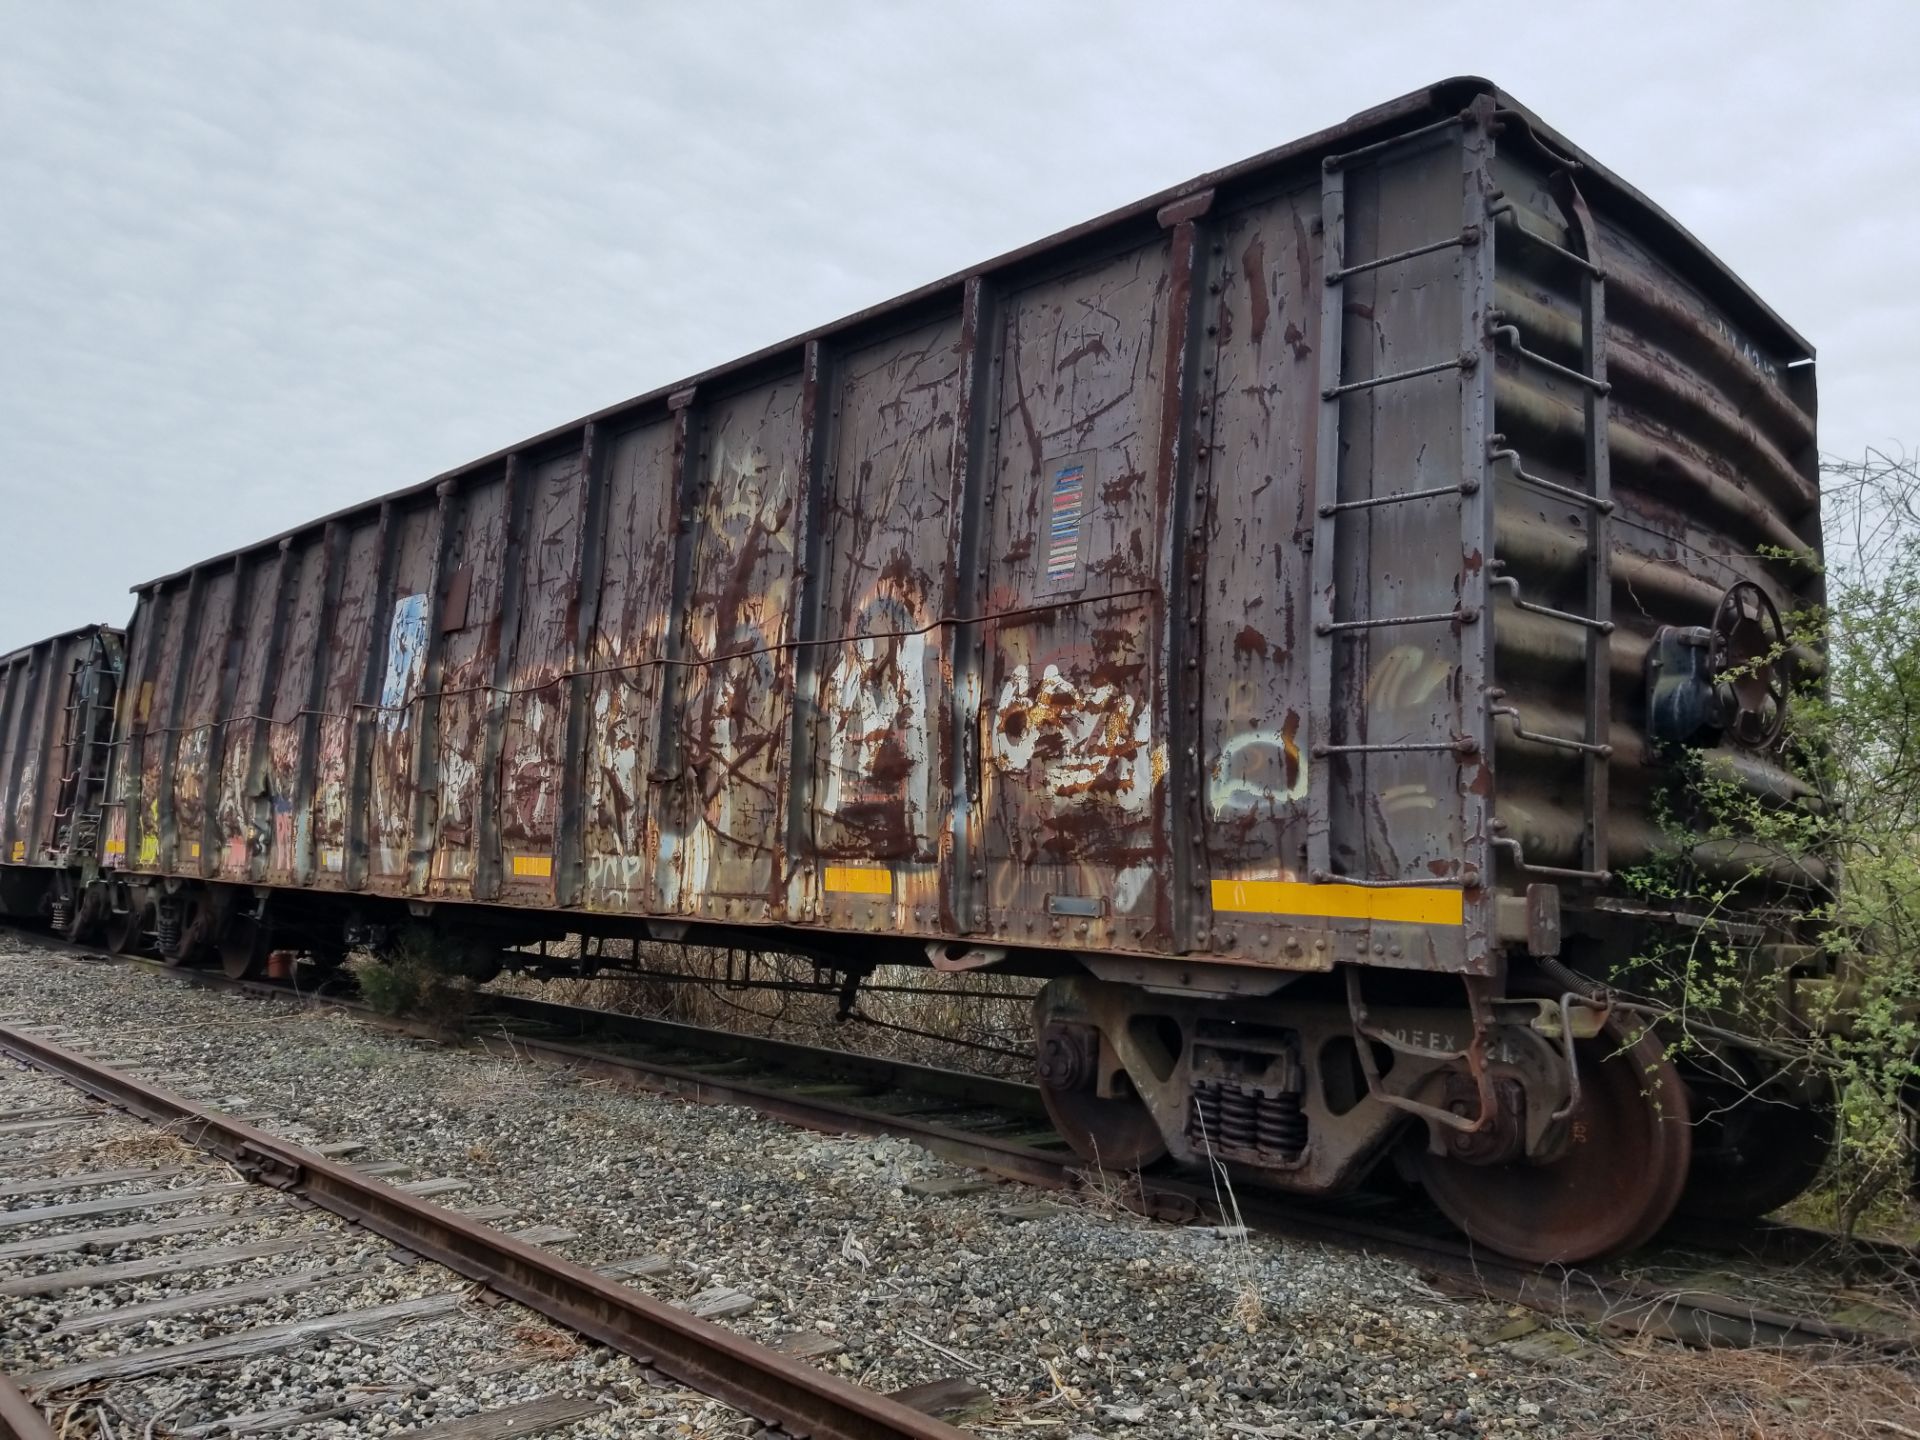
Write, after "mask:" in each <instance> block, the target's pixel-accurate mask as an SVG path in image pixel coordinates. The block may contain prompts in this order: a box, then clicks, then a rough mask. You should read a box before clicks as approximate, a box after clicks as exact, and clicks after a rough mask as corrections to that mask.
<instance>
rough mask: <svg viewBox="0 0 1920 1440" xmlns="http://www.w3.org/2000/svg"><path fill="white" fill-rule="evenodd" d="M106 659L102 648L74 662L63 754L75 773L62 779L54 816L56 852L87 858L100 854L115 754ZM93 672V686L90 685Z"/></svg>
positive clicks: (111, 701)
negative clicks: (109, 721)
mask: <svg viewBox="0 0 1920 1440" xmlns="http://www.w3.org/2000/svg"><path fill="white" fill-rule="evenodd" d="M100 659H101V656H100V654H99V651H98V646H97V645H96V647H95V650H94V652H93V653H92V654H91V655H89V656H88V657H86V658H84V659H80V660H76V661H74V663H73V669H72V671H71V672H70V673H69V674H68V676H67V703H66V714H65V719H64V722H63V724H64V727H65V733H64V735H63V736H62V744H61V750H62V753H63V754H64V755H65V756H66V757H67V761H68V766H69V768H68V772H67V774H65V775H64V776H62V777H61V781H60V804H59V806H58V807H57V808H56V810H55V812H54V844H55V846H56V848H58V849H60V850H62V851H68V852H77V853H83V854H84V853H91V852H94V851H95V850H96V849H97V842H98V840H99V836H100V818H101V816H102V814H103V813H104V812H105V810H106V803H107V770H108V760H109V757H110V756H111V754H112V750H113V739H112V734H111V727H110V726H108V725H105V724H103V721H104V720H106V719H107V718H108V717H110V716H111V714H112V712H113V697H112V696H111V695H102V694H101V693H100V692H101V689H102V687H103V685H104V684H105V682H106V672H105V667H104V666H103V665H101V664H100V663H99V661H100ZM89 671H91V672H92V675H93V683H92V684H87V683H86V680H87V676H88V673H89Z"/></svg>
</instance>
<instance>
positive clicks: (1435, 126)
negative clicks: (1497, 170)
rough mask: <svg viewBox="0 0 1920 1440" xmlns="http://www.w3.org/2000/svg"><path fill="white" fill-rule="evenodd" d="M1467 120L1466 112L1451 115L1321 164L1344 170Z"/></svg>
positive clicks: (1350, 151) (1334, 157)
mask: <svg viewBox="0 0 1920 1440" xmlns="http://www.w3.org/2000/svg"><path fill="white" fill-rule="evenodd" d="M1465 118H1466V115H1465V112H1462V113H1461V114H1459V115H1449V116H1448V117H1447V118H1446V119H1444V120H1436V121H1434V122H1433V123H1432V124H1431V125H1422V126H1421V127H1420V128H1419V129H1417V130H1408V131H1405V132H1403V133H1401V134H1399V135H1390V136H1388V137H1387V138H1386V139H1385V140H1376V141H1374V143H1373V144H1371V145H1362V146H1361V147H1360V148H1359V149H1358V150H1349V151H1347V152H1346V153H1345V154H1344V155H1329V156H1327V158H1326V159H1324V160H1322V161H1321V162H1320V165H1321V168H1322V169H1326V170H1344V169H1346V168H1347V166H1349V165H1351V164H1353V163H1354V162H1355V161H1356V160H1369V159H1371V158H1372V157H1373V156H1375V155H1379V154H1381V153H1383V152H1385V151H1388V150H1391V149H1393V148H1394V147H1395V146H1398V145H1404V144H1406V143H1407V142H1408V141H1409V140H1418V139H1420V138H1421V137H1422V136H1426V135H1432V134H1434V133H1435V132H1437V131H1440V130H1450V129H1452V128H1453V127H1454V126H1456V125H1459V124H1461V123H1463V122H1464V120H1465Z"/></svg>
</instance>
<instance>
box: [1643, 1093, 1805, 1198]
mask: <svg viewBox="0 0 1920 1440" xmlns="http://www.w3.org/2000/svg"><path fill="white" fill-rule="evenodd" d="M1721 1088H1722V1087H1720V1086H1704V1085H1700V1084H1696V1085H1695V1086H1694V1098H1693V1110H1694V1112H1695V1114H1696V1116H1697V1118H1696V1120H1695V1121H1694V1138H1693V1165H1692V1167H1691V1169H1690V1171H1689V1173H1688V1175H1687V1187H1686V1190H1685V1191H1684V1192H1683V1193H1682V1194H1681V1196H1680V1213H1681V1214H1682V1215H1690V1216H1692V1217H1694V1218H1695V1219H1699V1220H1756V1219H1758V1218H1759V1217H1760V1216H1762V1215H1766V1214H1770V1213H1771V1212H1773V1211H1775V1210H1778V1209H1779V1208H1780V1207H1781V1206H1782V1205H1785V1204H1786V1203H1787V1202H1788V1201H1790V1200H1792V1199H1794V1198H1795V1197H1796V1196H1798V1195H1799V1194H1800V1193H1801V1192H1802V1191H1804V1190H1805V1189H1806V1188H1807V1187H1808V1186H1809V1185H1811V1184H1813V1182H1814V1181H1815V1180H1817V1179H1819V1178H1820V1172H1821V1171H1822V1170H1823V1169H1825V1168H1826V1164H1827V1161H1828V1160H1829V1159H1830V1158H1831V1157H1832V1155H1833V1143H1834V1139H1835V1130H1836V1122H1835V1118H1834V1113H1833V1105H1832V1097H1831V1096H1830V1095H1829V1096H1818V1097H1815V1098H1812V1099H1809V1098H1807V1097H1805V1096H1802V1095H1794V1094H1788V1093H1780V1089H1781V1088H1784V1087H1777V1088H1774V1089H1770V1088H1769V1087H1767V1086H1764V1085H1763V1086H1761V1087H1760V1088H1758V1089H1757V1090H1751V1091H1749V1089H1748V1087H1744V1086H1738V1085H1736V1086H1734V1087H1732V1092H1731V1093H1715V1092H1716V1091H1717V1090H1720V1089H1721Z"/></svg>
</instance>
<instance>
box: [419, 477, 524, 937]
mask: <svg viewBox="0 0 1920 1440" xmlns="http://www.w3.org/2000/svg"><path fill="white" fill-rule="evenodd" d="M449 523H450V524H451V526H452V530H453V533H452V535H451V536H450V537H449V540H448V548H447V556H446V562H445V565H444V567H443V568H444V572H445V580H444V583H443V585H442V587H441V609H442V613H441V619H440V629H441V644H442V646H443V647H444V649H443V652H442V655H441V662H440V673H439V691H440V696H439V701H438V719H437V726H436V733H435V736H434V747H435V760H434V777H435V780H436V782H437V797H438V799H437V807H436V808H437V815H436V820H435V826H434V833H433V863H432V871H431V875H430V877H429V879H428V883H427V889H428V893H429V894H432V895H436V896H442V897H445V898H449V899H467V898H470V897H471V896H472V895H473V894H474V893H475V890H476V887H477V885H478V883H479V878H480V877H479V866H478V859H479V854H480V837H481V835H482V834H483V833H484V831H485V828H486V827H485V825H484V824H483V823H482V819H481V813H482V807H483V806H484V805H485V803H486V794H485V791H486V787H485V786H484V785H483V784H482V782H481V776H482V773H483V771H484V769H485V766H486V763H487V762H486V753H487V717H488V716H489V715H490V714H491V713H492V710H493V707H494V703H495V702H494V692H493V673H494V657H495V655H496V654H497V652H498V646H499V640H500V637H499V633H498V627H499V623H500V622H499V616H500V613H501V598H502V597H501V587H502V583H503V578H504V577H503V573H502V572H503V568H504V566H505V562H506V557H507V481H506V479H505V478H504V477H496V478H493V479H489V480H482V481H481V482H480V483H478V484H476V485H472V486H469V487H467V488H466V489H465V490H464V491H463V492H462V497H461V500H460V503H459V504H458V506H457V508H456V511H455V513H454V515H453V516H450V517H449Z"/></svg>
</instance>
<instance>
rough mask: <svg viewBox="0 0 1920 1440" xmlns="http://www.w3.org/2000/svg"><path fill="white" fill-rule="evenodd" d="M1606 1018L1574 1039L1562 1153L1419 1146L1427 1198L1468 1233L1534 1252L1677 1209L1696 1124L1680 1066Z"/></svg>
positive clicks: (1633, 1236)
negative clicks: (1574, 1106) (1575, 1089)
mask: <svg viewBox="0 0 1920 1440" xmlns="http://www.w3.org/2000/svg"><path fill="white" fill-rule="evenodd" d="M1623 1038H1624V1037H1623V1035H1622V1034H1621V1033H1620V1032H1619V1031H1617V1030H1616V1028H1615V1025H1614V1024H1613V1023H1609V1025H1608V1027H1607V1029H1606V1030H1605V1031H1603V1032H1602V1033H1601V1034H1600V1035H1599V1036H1598V1037H1596V1038H1595V1039H1593V1040H1586V1041H1582V1042H1580V1044H1579V1045H1578V1046H1577V1047H1576V1053H1577V1059H1578V1063H1579V1066H1580V1085H1581V1099H1580V1108H1579V1110H1577V1111H1576V1112H1575V1113H1574V1115H1573V1118H1572V1120H1571V1122H1570V1123H1571V1124H1572V1126H1573V1140H1572V1144H1571V1145H1570V1146H1569V1147H1568V1150H1567V1153H1566V1154H1565V1155H1563V1156H1561V1158H1560V1159H1558V1160H1555V1161H1553V1162H1552V1163H1551V1164H1547V1165H1527V1164H1524V1163H1519V1162H1515V1163H1511V1164H1506V1165H1469V1164H1467V1163H1465V1162H1464V1161H1460V1160H1455V1159H1453V1158H1451V1157H1447V1156H1439V1155H1433V1154H1431V1153H1428V1152H1427V1151H1426V1150H1425V1149H1424V1148H1423V1149H1422V1151H1421V1153H1420V1156H1419V1159H1418V1163H1417V1167H1416V1168H1417V1169H1418V1171H1419V1174H1420V1180H1421V1183H1422V1184H1423V1185H1425V1186H1426V1188H1427V1194H1428V1195H1430V1196H1431V1197H1432V1198H1433V1202H1434V1204H1436V1205H1438V1206H1439V1207H1440V1209H1441V1210H1442V1211H1443V1212H1444V1213H1445V1214H1446V1216H1447V1218H1448V1219H1449V1220H1451V1221H1453V1223H1454V1224H1456V1225H1458V1226H1459V1227H1460V1228H1461V1229H1462V1230H1464V1231H1465V1232H1466V1234H1467V1236H1468V1238H1469V1239H1471V1240H1473V1241H1475V1242H1476V1243H1478V1244H1481V1245H1485V1246H1486V1247H1487V1248H1488V1249H1490V1250H1498V1251H1499V1252H1500V1253H1501V1254H1503V1255H1511V1256H1513V1257H1514V1258H1516V1259H1519V1260H1526V1261H1530V1262H1532V1263H1534V1264H1540V1265H1547V1264H1555V1263H1564V1264H1573V1263H1577V1262H1579V1261H1584V1260H1595V1259H1599V1258H1600V1257H1601V1256H1604V1255H1611V1254H1615V1253H1617V1252H1619V1251H1622V1250H1630V1249H1632V1248H1633V1247H1634V1246H1636V1245H1638V1244H1640V1243H1641V1242H1643V1241H1644V1240H1646V1239H1648V1238H1649V1237H1650V1236H1651V1235H1652V1234H1653V1233H1654V1231H1656V1230H1658V1229H1659V1228H1660V1227H1661V1226H1662V1225H1664V1224H1665V1223H1666V1221H1667V1218H1668V1217H1669V1216H1670V1215H1671V1214H1672V1213H1673V1209H1674V1206H1675V1205H1676V1204H1677V1203H1678V1201H1679V1199H1680V1192H1681V1189H1682V1187H1683V1186H1684V1185H1685V1184H1686V1179H1687V1168H1688V1161H1689V1157H1690V1155H1691V1152H1692V1149H1693V1131H1692V1129H1691V1127H1690V1126H1689V1125H1688V1123H1687V1121H1688V1115H1687V1097H1686V1090H1685V1087H1684V1086H1683V1085H1682V1084H1681V1082H1680V1075H1679V1072H1678V1071H1676V1070H1675V1069H1674V1068H1673V1066H1672V1065H1671V1064H1669V1063H1668V1062H1667V1060H1666V1059H1665V1057H1664V1056H1663V1055H1662V1054H1661V1050H1660V1045H1659V1042H1658V1041H1656V1040H1655V1039H1653V1037H1652V1036H1642V1037H1641V1038H1640V1040H1639V1041H1638V1042H1636V1043H1635V1044H1633V1045H1632V1046H1629V1047H1627V1048H1625V1049H1622V1048H1621V1044H1622V1039H1623Z"/></svg>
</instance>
